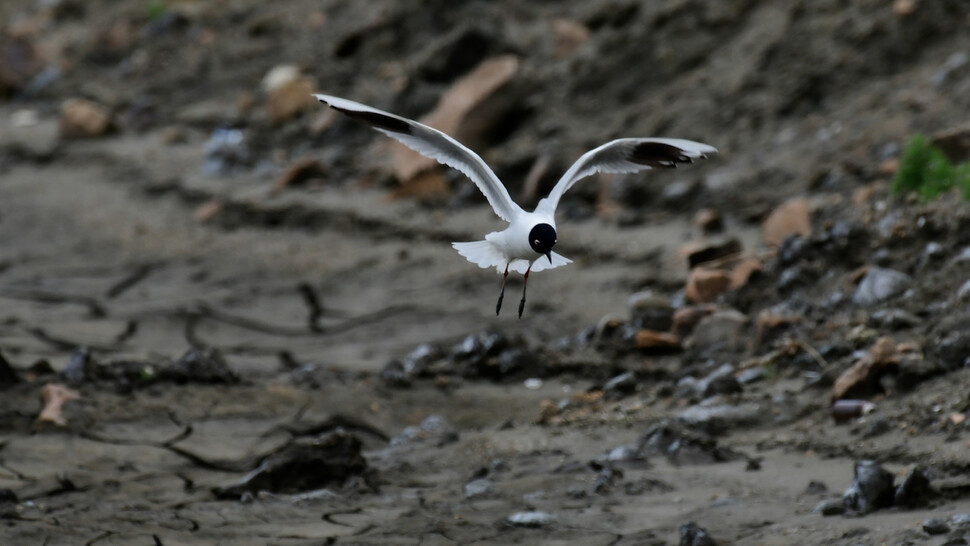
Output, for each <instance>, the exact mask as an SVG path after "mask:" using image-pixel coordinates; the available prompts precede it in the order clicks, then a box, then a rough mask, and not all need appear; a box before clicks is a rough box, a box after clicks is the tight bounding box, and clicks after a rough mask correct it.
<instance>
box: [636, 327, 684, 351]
mask: <svg viewBox="0 0 970 546" xmlns="http://www.w3.org/2000/svg"><path fill="white" fill-rule="evenodd" d="M634 339H635V343H636V346H637V349H640V350H641V351H644V352H646V353H652V354H657V353H669V352H676V351H679V350H681V346H680V336H678V335H677V334H672V333H670V332H656V331H654V330H638V331H637V333H636V337H635V338H634Z"/></svg>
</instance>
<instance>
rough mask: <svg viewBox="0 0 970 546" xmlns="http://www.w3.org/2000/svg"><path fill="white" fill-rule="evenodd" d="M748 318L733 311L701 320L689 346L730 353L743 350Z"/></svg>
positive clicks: (714, 314) (688, 343)
mask: <svg viewBox="0 0 970 546" xmlns="http://www.w3.org/2000/svg"><path fill="white" fill-rule="evenodd" d="M747 323H748V317H747V316H745V315H744V314H743V313H741V312H738V311H735V310H733V309H728V310H721V311H717V312H715V313H713V314H711V315H709V316H707V317H704V318H703V319H701V321H700V322H699V323H698V324H697V327H695V328H694V333H693V335H691V337H690V339H689V340H688V341H687V346H688V347H689V348H691V349H695V348H702V349H703V348H715V347H716V348H722V349H724V350H728V351H735V350H743V349H744V348H745V345H746V339H745V338H744V337H743V336H742V333H743V331H744V327H745V326H746V325H747Z"/></svg>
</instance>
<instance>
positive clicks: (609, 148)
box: [539, 138, 717, 214]
mask: <svg viewBox="0 0 970 546" xmlns="http://www.w3.org/2000/svg"><path fill="white" fill-rule="evenodd" d="M713 153H717V149H716V148H714V147H713V146H708V145H707V144H701V143H700V142H694V141H692V140H683V139H679V138H621V139H619V140H614V141H612V142H607V143H606V144H604V145H602V146H600V147H599V148H594V149H592V150H590V151H588V152H586V153H585V154H583V155H582V156H581V157H580V158H579V159H578V160H577V161H576V163H573V166H572V167H570V168H569V170H568V171H566V174H564V175H563V176H562V178H560V179H559V182H557V183H556V186H555V187H554V188H552V191H551V192H549V196H548V197H546V198H545V199H543V200H542V201H540V202H539V208H540V209H542V210H543V211H544V212H547V213H549V214H554V213H555V212H556V207H557V206H558V205H559V199H560V198H561V197H562V194H564V193H566V190H568V189H569V188H571V187H572V186H573V184H575V183H576V182H577V181H579V180H581V179H583V178H585V177H587V176H589V175H591V174H596V173H599V172H605V173H634V172H637V171H641V170H645V169H651V168H653V167H676V166H677V163H692V162H693V160H694V159H699V158H705V157H707V154H713Z"/></svg>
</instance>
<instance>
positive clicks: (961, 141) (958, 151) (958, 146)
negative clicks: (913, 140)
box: [930, 52, 970, 163]
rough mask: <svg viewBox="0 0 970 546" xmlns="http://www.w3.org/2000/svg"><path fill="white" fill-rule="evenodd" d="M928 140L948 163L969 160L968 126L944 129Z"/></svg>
mask: <svg viewBox="0 0 970 546" xmlns="http://www.w3.org/2000/svg"><path fill="white" fill-rule="evenodd" d="M960 53H962V52H960ZM962 54H963V59H964V62H963V64H966V62H967V58H966V54H965V53H962ZM930 139H931V141H932V143H933V145H934V146H936V147H937V148H939V149H940V150H942V151H943V153H944V154H946V157H947V158H949V160H950V161H952V162H954V163H963V162H965V161H967V160H970V126H962V127H954V128H951V129H946V130H944V131H940V132H938V133H934V134H933V136H931V137H930Z"/></svg>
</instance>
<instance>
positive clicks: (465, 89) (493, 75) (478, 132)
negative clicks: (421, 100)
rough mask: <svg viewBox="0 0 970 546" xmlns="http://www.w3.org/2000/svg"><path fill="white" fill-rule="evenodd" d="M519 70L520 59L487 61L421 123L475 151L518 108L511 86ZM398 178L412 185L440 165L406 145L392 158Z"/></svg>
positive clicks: (463, 80) (453, 89)
mask: <svg viewBox="0 0 970 546" xmlns="http://www.w3.org/2000/svg"><path fill="white" fill-rule="evenodd" d="M518 70H519V59H518V57H516V56H514V55H504V56H500V57H494V58H491V59H488V60H485V61H483V62H482V63H481V64H479V65H478V66H477V67H476V68H475V69H474V70H472V71H471V72H470V73H469V74H467V75H466V76H464V77H462V78H461V79H460V80H458V81H457V82H455V84H454V85H453V86H452V87H451V88H450V89H449V90H448V91H446V92H445V93H444V95H442V97H441V100H439V101H438V105H437V106H436V107H435V109H434V110H433V111H431V112H430V113H429V114H428V115H426V116H423V117H421V118H420V119H419V121H420V122H421V123H424V124H426V125H430V126H431V127H434V128H435V129H438V130H439V131H443V132H444V133H446V134H449V135H451V136H453V137H454V138H456V139H457V140H458V141H459V142H462V143H463V144H465V145H466V146H469V147H472V148H474V147H475V144H476V143H479V141H480V139H481V137H482V136H483V135H484V134H485V133H486V132H487V130H488V129H489V128H490V127H492V126H493V125H494V124H496V123H497V122H499V121H500V120H501V118H502V117H503V115H504V114H505V113H507V112H508V111H509V109H510V108H512V107H513V106H514V100H513V99H514V97H515V94H514V93H511V94H510V93H509V92H510V91H511V86H510V83H511V82H512V79H513V76H514V75H515V74H516V73H517V72H518ZM392 156H393V157H392V164H393V167H394V174H395V177H396V178H397V179H398V180H399V181H400V182H401V183H408V182H410V181H411V180H412V179H414V178H415V177H416V176H417V175H418V174H420V173H421V172H423V171H426V170H429V169H431V168H432V167H434V166H435V165H436V164H437V161H435V160H434V159H431V158H428V157H425V156H423V155H421V154H419V153H417V152H415V151H413V150H411V149H410V148H407V147H405V146H404V145H395V147H394V152H393V154H392Z"/></svg>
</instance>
